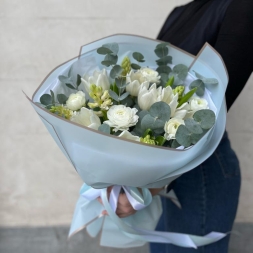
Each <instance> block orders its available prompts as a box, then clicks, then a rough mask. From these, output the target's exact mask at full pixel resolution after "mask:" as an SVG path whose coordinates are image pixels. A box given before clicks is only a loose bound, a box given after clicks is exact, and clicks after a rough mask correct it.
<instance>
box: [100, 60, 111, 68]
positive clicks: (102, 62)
mask: <svg viewBox="0 0 253 253" xmlns="http://www.w3.org/2000/svg"><path fill="white" fill-rule="evenodd" d="M101 64H102V65H104V66H106V67H110V66H111V65H113V62H112V61H101Z"/></svg>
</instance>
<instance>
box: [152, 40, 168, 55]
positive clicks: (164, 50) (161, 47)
mask: <svg viewBox="0 0 253 253" xmlns="http://www.w3.org/2000/svg"><path fill="white" fill-rule="evenodd" d="M168 53H169V48H168V43H161V44H158V45H157V46H156V49H155V54H156V55H157V56H158V57H159V58H162V57H165V56H167V55H168Z"/></svg>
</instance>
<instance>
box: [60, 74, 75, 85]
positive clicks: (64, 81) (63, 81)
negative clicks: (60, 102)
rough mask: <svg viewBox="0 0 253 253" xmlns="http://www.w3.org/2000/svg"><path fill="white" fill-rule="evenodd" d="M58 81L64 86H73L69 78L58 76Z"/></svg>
mask: <svg viewBox="0 0 253 253" xmlns="http://www.w3.org/2000/svg"><path fill="white" fill-rule="evenodd" d="M58 79H59V81H60V82H62V83H65V84H66V83H70V84H73V81H72V79H71V77H68V76H63V75H60V76H58Z"/></svg>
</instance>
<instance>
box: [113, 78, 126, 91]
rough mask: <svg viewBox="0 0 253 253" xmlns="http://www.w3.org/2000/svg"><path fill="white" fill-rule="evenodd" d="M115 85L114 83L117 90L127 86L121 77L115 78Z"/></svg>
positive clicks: (124, 79)
mask: <svg viewBox="0 0 253 253" xmlns="http://www.w3.org/2000/svg"><path fill="white" fill-rule="evenodd" d="M115 83H116V85H117V87H118V88H119V89H123V88H125V87H126V86H127V84H126V78H125V77H121V76H120V77H116V78H115Z"/></svg>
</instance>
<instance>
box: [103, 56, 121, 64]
mask: <svg viewBox="0 0 253 253" xmlns="http://www.w3.org/2000/svg"><path fill="white" fill-rule="evenodd" d="M104 61H106V62H107V61H110V62H112V64H110V65H115V64H116V63H117V61H118V56H117V55H113V54H107V55H106V56H105V59H104Z"/></svg>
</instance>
